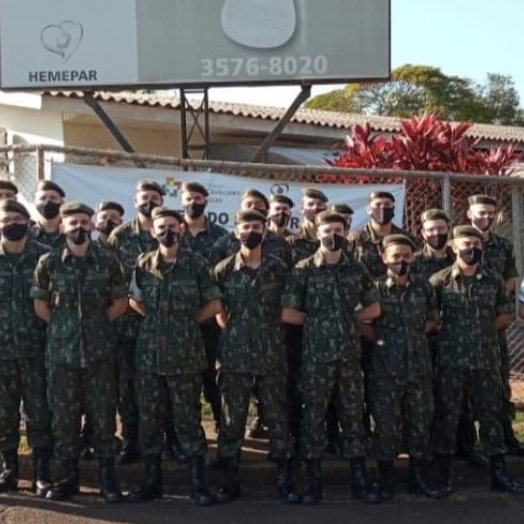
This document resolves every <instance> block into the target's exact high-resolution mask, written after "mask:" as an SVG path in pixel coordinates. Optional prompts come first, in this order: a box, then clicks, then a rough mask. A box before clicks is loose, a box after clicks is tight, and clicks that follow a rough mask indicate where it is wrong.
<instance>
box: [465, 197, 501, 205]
mask: <svg viewBox="0 0 524 524" xmlns="http://www.w3.org/2000/svg"><path fill="white" fill-rule="evenodd" d="M468 204H469V205H470V206H473V205H475V204H485V205H488V206H495V207H496V206H497V200H496V199H495V198H494V197H492V196H489V195H471V196H470V197H468Z"/></svg>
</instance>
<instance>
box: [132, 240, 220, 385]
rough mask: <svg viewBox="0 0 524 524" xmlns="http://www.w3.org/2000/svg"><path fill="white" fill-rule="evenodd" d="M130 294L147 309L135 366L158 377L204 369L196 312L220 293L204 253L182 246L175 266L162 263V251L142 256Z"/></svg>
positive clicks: (138, 262) (142, 324)
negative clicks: (202, 255) (198, 253)
mask: <svg viewBox="0 0 524 524" xmlns="http://www.w3.org/2000/svg"><path fill="white" fill-rule="evenodd" d="M131 296H132V297H133V298H135V300H137V301H139V302H143V303H144V305H145V308H146V315H145V317H144V319H143V321H142V323H141V325H140V332H139V335H138V341H137V346H136V349H135V365H136V369H139V370H140V371H145V372H147V373H156V374H158V375H185V374H191V373H200V372H201V371H202V370H203V369H205V367H206V355H205V352H204V344H203V341H202V335H201V331H200V326H199V324H198V322H197V321H196V320H195V313H196V311H197V310H198V309H200V308H201V307H203V306H205V305H206V304H208V303H209V302H210V301H211V300H214V299H217V298H220V297H221V294H220V290H219V289H218V287H217V285H216V284H215V283H214V282H213V279H212V277H211V274H210V271H209V267H208V265H207V263H206V261H205V260H204V258H203V257H201V256H200V255H197V254H196V253H193V252H192V251H190V250H189V249H183V248H181V249H180V250H179V251H178V255H177V259H176V261H175V263H174V264H166V263H164V262H163V261H162V258H161V256H160V252H159V250H156V251H151V252H149V253H144V254H142V255H140V257H139V258H138V261H137V267H136V269H135V273H134V277H133V282H132V284H131Z"/></svg>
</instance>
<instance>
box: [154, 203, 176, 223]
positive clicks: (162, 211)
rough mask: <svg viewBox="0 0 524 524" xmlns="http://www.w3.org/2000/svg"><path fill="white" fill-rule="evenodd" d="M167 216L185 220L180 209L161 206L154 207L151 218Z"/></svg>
mask: <svg viewBox="0 0 524 524" xmlns="http://www.w3.org/2000/svg"><path fill="white" fill-rule="evenodd" d="M165 217H173V218H176V219H177V220H178V222H180V223H182V222H183V221H184V219H183V218H182V217H181V216H180V213H179V212H178V211H175V210H174V209H169V208H167V207H161V206H159V207H155V208H153V211H151V220H156V219H157V218H165Z"/></svg>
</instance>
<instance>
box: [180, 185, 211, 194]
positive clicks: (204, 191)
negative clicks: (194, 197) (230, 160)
mask: <svg viewBox="0 0 524 524" xmlns="http://www.w3.org/2000/svg"><path fill="white" fill-rule="evenodd" d="M184 191H191V192H192V193H200V194H201V195H202V196H205V197H208V196H209V193H208V191H207V189H206V188H205V187H204V186H203V185H202V184H200V182H184V184H183V185H182V192H184Z"/></svg>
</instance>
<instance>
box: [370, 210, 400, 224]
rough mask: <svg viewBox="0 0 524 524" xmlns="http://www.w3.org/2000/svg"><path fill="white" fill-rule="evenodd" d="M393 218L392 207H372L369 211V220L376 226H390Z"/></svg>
mask: <svg viewBox="0 0 524 524" xmlns="http://www.w3.org/2000/svg"><path fill="white" fill-rule="evenodd" d="M394 216H395V208H394V207H374V208H373V209H372V210H371V218H372V219H373V221H374V222H376V223H377V224H380V225H381V226H385V225H386V224H390V223H391V221H392V220H393V217H394Z"/></svg>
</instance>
